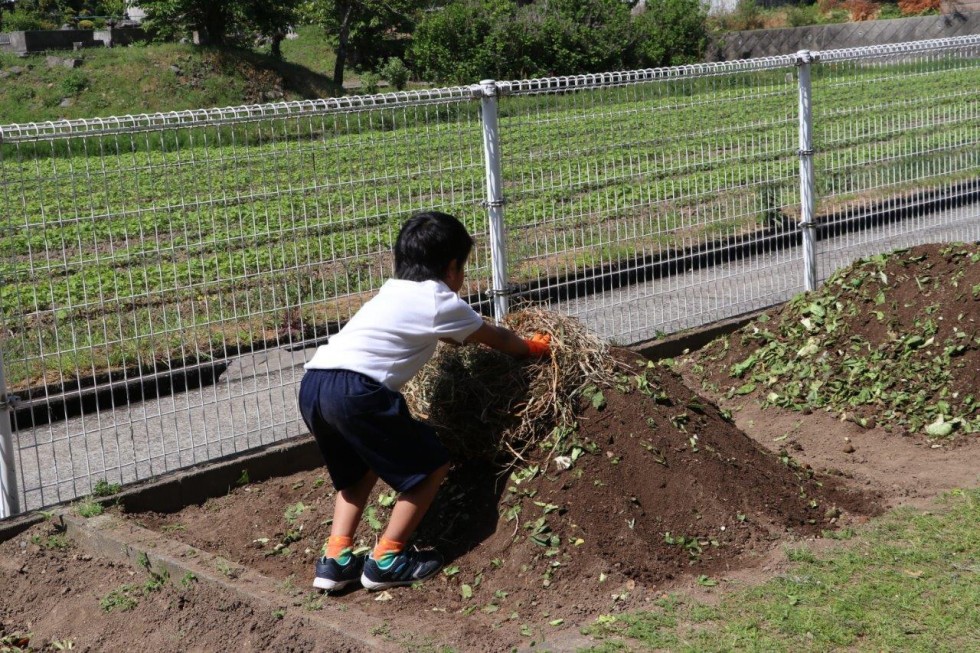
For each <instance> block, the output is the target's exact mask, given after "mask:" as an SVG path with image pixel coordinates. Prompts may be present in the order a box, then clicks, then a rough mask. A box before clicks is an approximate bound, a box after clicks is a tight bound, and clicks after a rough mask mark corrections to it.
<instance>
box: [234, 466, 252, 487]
mask: <svg viewBox="0 0 980 653" xmlns="http://www.w3.org/2000/svg"><path fill="white" fill-rule="evenodd" d="M250 482H251V481H250V480H249V478H248V470H247V469H243V470H242V473H241V474H240V475H239V477H238V480H237V481H235V485H237V486H239V487H241V486H243V485H248V484H249V483H250Z"/></svg>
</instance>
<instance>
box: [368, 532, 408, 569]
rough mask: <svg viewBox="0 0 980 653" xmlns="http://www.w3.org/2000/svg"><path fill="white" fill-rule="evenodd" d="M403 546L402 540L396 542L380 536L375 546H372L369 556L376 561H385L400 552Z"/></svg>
mask: <svg viewBox="0 0 980 653" xmlns="http://www.w3.org/2000/svg"><path fill="white" fill-rule="evenodd" d="M404 548H405V543H404V542H396V541H395V540H389V539H388V538H387V537H382V538H381V540H380V541H379V542H378V544H377V546H375V547H374V551H372V552H371V557H372V558H374V559H375V560H376V561H377V562H380V563H386V562H388V561H390V560H391V559H392V558H394V557H395V556H396V555H398V554H399V553H401V552H402V549H404Z"/></svg>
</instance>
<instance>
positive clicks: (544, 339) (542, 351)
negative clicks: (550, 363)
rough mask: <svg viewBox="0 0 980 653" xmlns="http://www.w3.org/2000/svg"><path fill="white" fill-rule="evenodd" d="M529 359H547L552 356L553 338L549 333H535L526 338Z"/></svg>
mask: <svg viewBox="0 0 980 653" xmlns="http://www.w3.org/2000/svg"><path fill="white" fill-rule="evenodd" d="M524 343H525V344H526V345H527V356H528V358H547V357H548V356H550V355H551V336H549V335H548V334H547V333H535V334H534V335H533V336H531V337H530V338H525V339H524Z"/></svg>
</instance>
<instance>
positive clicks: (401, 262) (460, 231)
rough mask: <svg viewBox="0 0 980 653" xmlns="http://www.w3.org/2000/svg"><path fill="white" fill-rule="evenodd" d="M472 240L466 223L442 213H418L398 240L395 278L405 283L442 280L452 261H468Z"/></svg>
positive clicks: (402, 231) (404, 225) (399, 233)
mask: <svg viewBox="0 0 980 653" xmlns="http://www.w3.org/2000/svg"><path fill="white" fill-rule="evenodd" d="M471 249H473V239H472V238H471V237H470V234H469V232H468V231H466V227H464V226H463V223H462V222H460V221H459V220H457V219H456V218H454V217H453V216H451V215H449V214H448V213H440V212H439V211H425V212H423V213H416V214H415V215H413V216H412V217H411V218H409V219H408V220H406V221H405V224H403V225H402V228H401V231H399V232H398V239H397V240H396V241H395V276H397V277H398V278H399V279H405V280H406V281H428V280H430V279H434V280H438V279H442V277H443V275H444V274H445V272H446V268H447V267H449V264H450V263H451V262H452V261H459V263H460V264H463V263H465V262H466V259H467V258H468V257H469V255H470V250H471Z"/></svg>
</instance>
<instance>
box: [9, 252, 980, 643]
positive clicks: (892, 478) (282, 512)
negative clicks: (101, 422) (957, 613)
mask: <svg viewBox="0 0 980 653" xmlns="http://www.w3.org/2000/svg"><path fill="white" fill-rule="evenodd" d="M962 259H963V257H962V256H961V257H958V258H957V257H953V259H952V260H951V262H950V263H949V265H955V266H961V265H962V263H963V261H962ZM933 263H934V265H933V267H932V268H930V269H931V272H930V276H935V277H940V278H951V275H953V274H954V273H955V270H954V269H952V268H950V269H945V268H943V269H937V268H936V265H935V263H936V262H935V261H933ZM897 276H899V275H897V274H895V275H892V278H893V279H894V278H895V277H897ZM960 277H961V278H962V275H960ZM916 278H918V279H919V281H918V282H917V283H918V284H919V285H921V284H922V280H921V279H922V275H921V274H918V275H916V274H914V273H913V274H911V275H909V279H910V281H909V283H915V281H914V280H915V279H916ZM896 283H897V282H896ZM967 287H968V288H969V286H967ZM962 290H963V288H959V289H957V293H960V292H961V291H962ZM902 292H904V293H905V294H902V295H900V296H901V297H902V298H903V299H902V300H901V301H899V302H896V304H895V309H894V310H895V311H896V312H897V313H899V314H902V317H901V319H899V318H896V320H897V321H896V322H895V324H900V323H902V319H905V318H908V324H909V325H913V324H914V321H912V320H911V316H905V315H904V313H903V312H914V311H917V310H919V307H918V305H917V304H916V303H915V301H914V295H915V293H911V292H909V291H907V290H903V291H902ZM967 295H968V296H967V297H966V298H964V299H962V301H961V300H960V299H956V298H954V297H953V296H952V295H951V296H949V297H944V296H941V295H940V296H937V295H936V294H932V295H930V296H929V297H928V298H927V299H928V304H929V305H934V304H937V303H938V304H939V305H941V306H944V310H946V308H947V307H945V305H944V302H946V303H949V302H953V301H961V304H962V307H961V308H962V309H963V310H968V311H973V313H970V315H974V314H976V312H977V309H975V308H972V306H973V303H974V302H973V300H972V297H971V296H969V292H967ZM963 307H965V308H963ZM963 310H960V308H957V309H956V310H954V311H953V312H952V313H950V315H951V316H952V315H956V314H959V313H962V312H963ZM864 317H866V316H865V315H863V314H861V315H857V316H855V319H858V318H861V319H863V318H864ZM950 319H952V318H950ZM958 323H959V324H960V325H968V324H972V318H971V319H970V320H968V321H963V320H962V319H960V320H959V321H958ZM909 328H911V326H910V327H909ZM960 328H964V326H961V327H960ZM974 330H975V329H974ZM970 333H971V334H972V333H973V331H972V330H971V332H970ZM735 340H736V339H735V338H734V337H733V338H732V342H735ZM962 340H964V341H966V340H969V341H970V343H971V344H970V350H969V351H968V352H965V353H964V356H963V358H962V359H961V360H965V361H970V362H971V364H972V361H973V360H974V358H973V357H972V353H971V352H972V351H973V349H974V348H976V344H973V343H974V341H973V335H970V337H969V338H968V339H967V338H962ZM739 346H741V345H739ZM748 346H749V345H746V347H748ZM733 347H734V345H733ZM614 353H615V356H616V358H617V361H618V363H619V375H618V379H619V380H618V381H617V383H616V384H615V385H616V387H611V388H605V389H603V394H602V397H601V398H596V397H593V398H592V400H591V401H589V402H585V405H584V406H583V407H582V409H581V412H580V414H579V418H578V428H577V429H576V430H575V431H574V433H573V434H572V435H571V436H570V437H572V438H573V441H574V443H575V446H574V447H573V448H572V449H571V456H570V458H571V459H572V460H570V461H565V462H571V466H570V467H568V468H567V469H562V468H561V466H559V465H558V464H557V463H556V461H555V460H554V459H553V456H554V454H553V453H551V452H546V451H543V450H542V451H538V452H536V453H535V457H534V460H533V461H531V462H533V463H534V465H533V466H531V467H530V468H524V470H523V471H518V472H517V473H515V474H514V475H506V474H505V475H501V474H500V472H499V469H497V468H495V467H493V466H491V465H488V464H486V463H480V462H474V461H469V462H467V461H460V462H459V463H458V464H457V465H456V466H455V467H454V469H453V471H452V472H451V474H450V478H449V479H447V482H446V484H445V486H444V487H443V488H442V490H441V492H440V495H439V498H438V499H437V502H436V505H434V506H433V508H432V509H431V511H430V513H429V515H428V516H427V517H426V519H425V521H424V522H423V524H422V526H421V527H420V529H419V533H418V538H417V541H416V544H417V545H419V546H434V547H437V548H438V549H439V550H440V551H442V552H443V553H444V554H445V555H446V557H447V561H448V562H447V566H446V568H445V570H444V572H443V573H442V574H440V575H439V576H438V577H436V578H435V579H433V580H431V581H429V582H427V583H424V584H422V585H420V586H418V587H413V588H400V589H397V590H392V591H389V592H385V593H379V594H371V593H367V592H365V591H363V590H360V589H357V590H354V591H350V592H346V593H343V594H340V595H337V596H326V595H322V594H319V593H317V592H314V591H313V590H312V588H311V586H310V583H311V580H312V568H313V560H314V558H315V557H316V556H317V555H318V550H319V547H320V544H321V543H322V542H323V540H324V539H325V537H326V535H327V533H328V531H329V521H328V519H329V516H330V514H331V510H332V490H331V489H330V486H329V483H328V482H327V477H326V473H325V470H324V471H311V472H302V473H297V474H294V475H292V476H289V477H280V478H274V479H271V480H268V481H264V482H261V483H249V482H246V479H244V478H243V482H242V484H241V485H240V486H238V487H235V488H233V489H231V490H230V491H229V492H228V494H227V495H225V496H221V497H216V498H213V499H211V500H208V501H207V502H205V503H204V504H202V505H195V506H188V507H186V508H184V509H182V510H180V511H178V512H175V513H169V514H159V513H140V514H125V515H122V517H124V518H125V519H128V520H131V521H132V523H134V524H138V525H140V526H143V527H146V528H149V529H152V530H155V531H158V532H160V533H164V534H166V535H167V536H168V537H169V538H172V539H174V540H176V541H179V542H181V543H184V544H186V545H191V546H194V547H197V548H198V549H202V550H204V551H206V552H209V553H213V554H216V555H219V556H221V557H222V558H223V559H226V560H228V561H229V562H230V564H232V565H234V566H235V567H242V568H247V569H249V570H253V571H256V572H259V573H261V574H263V575H265V576H267V577H269V578H271V579H273V580H274V581H275V582H276V587H277V588H278V590H277V592H278V594H279V595H280V596H281V599H282V605H283V608H282V609H281V610H275V611H270V610H269V609H268V606H267V605H266V604H259V603H254V604H253V603H250V602H249V601H248V600H244V599H242V598H241V597H240V596H238V595H235V594H233V593H230V592H227V591H226V590H223V589H222V588H220V587H214V586H212V585H206V584H203V583H196V582H194V581H193V580H189V579H176V578H173V579H170V580H169V582H167V583H164V584H162V586H161V587H149V586H148V584H149V585H153V582H152V581H153V578H152V577H150V576H148V574H147V573H146V571H145V570H143V569H139V568H133V567H131V566H129V565H119V564H117V563H113V562H110V561H108V560H103V559H99V558H97V557H96V558H93V557H91V556H90V555H88V554H86V553H84V552H83V551H82V550H81V548H80V547H78V546H77V544H75V543H73V542H72V541H71V540H70V539H67V538H65V537H64V536H62V535H61V534H59V533H57V532H55V531H54V530H53V529H52V527H51V526H50V525H40V526H36V527H34V528H33V529H31V530H29V531H27V532H26V533H24V534H22V535H20V536H18V537H16V538H13V539H11V540H8V541H6V542H3V543H0V582H2V584H3V587H4V591H3V593H2V595H0V633H2V634H5V635H8V636H9V635H11V634H13V633H26V632H31V633H32V634H33V636H32V639H31V641H30V644H29V645H30V646H33V647H35V648H36V649H42V648H45V647H51V646H52V642H53V641H54V640H65V639H70V640H72V641H73V642H74V644H75V648H76V649H78V650H119V651H122V650H132V649H136V648H150V649H155V650H161V651H171V650H173V651H177V650H230V649H235V650H295V651H313V650H336V649H337V648H338V644H339V643H335V642H331V641H328V640H325V639H323V637H324V635H323V633H322V632H321V631H318V630H317V628H316V627H315V625H314V624H311V623H310V619H309V616H310V615H311V614H313V613H314V612H317V611H320V610H324V606H325V605H329V606H330V607H331V609H332V608H338V607H339V609H340V610H341V611H342V614H344V615H345V619H349V623H351V624H356V623H357V622H358V620H363V619H364V618H365V617H370V618H371V620H372V622H374V623H376V622H377V619H378V618H381V619H382V620H383V623H384V626H383V627H380V628H374V629H373V630H372V633H371V634H372V636H373V637H375V638H377V642H378V645H379V646H381V645H382V644H383V645H385V646H388V647H394V648H395V650H409V651H427V650H442V648H441V647H443V646H447V647H451V648H452V649H454V650H466V651H500V650H509V649H511V648H518V649H521V648H529V647H531V646H534V645H537V647H538V648H541V643H542V642H544V643H545V644H546V645H547V646H546V648H549V647H551V648H553V649H559V650H561V649H565V650H570V649H572V648H574V646H580V645H582V644H584V643H587V642H586V641H585V640H583V639H582V637H581V636H580V635H578V626H580V625H582V624H585V623H589V622H590V621H591V620H592V619H594V618H595V617H596V616H597V615H599V614H603V613H613V612H618V611H623V610H636V609H642V607H643V606H644V604H645V603H646V602H648V601H652V600H655V599H657V598H659V597H661V596H662V595H663V594H664V593H665V592H671V591H682V592H688V593H692V594H694V595H697V596H700V597H704V596H705V592H706V591H708V590H705V588H704V587H703V585H704V583H699V582H698V579H701V580H702V581H703V580H704V577H708V578H711V579H713V580H717V581H720V582H721V585H720V586H718V587H714V588H713V589H711V590H710V591H711V592H712V593H714V594H715V595H717V593H718V592H719V591H723V589H724V588H725V587H727V586H731V585H735V584H743V583H750V582H756V581H759V580H762V579H764V578H766V577H768V576H771V575H772V574H774V573H776V571H777V570H778V568H779V565H780V564H783V561H784V560H785V556H784V555H781V554H780V552H781V550H782V548H783V547H785V546H786V545H787V544H790V543H799V542H800V541H807V542H814V541H818V540H819V539H820V538H821V535H822V533H824V532H825V531H831V530H834V529H837V528H841V527H845V526H847V527H851V526H855V525H858V524H861V523H863V522H865V521H867V520H868V519H869V518H871V517H873V516H875V515H877V514H879V513H880V512H881V511H883V510H884V509H886V508H889V507H893V506H896V505H900V504H913V505H924V504H925V503H926V502H927V501H928V500H930V499H931V498H933V497H935V496H936V495H937V494H939V493H941V492H943V491H944V490H948V489H952V488H955V487H972V486H975V485H976V484H977V482H978V480H980V479H978V476H977V475H978V471H980V465H978V460H980V457H978V452H980V441H978V439H977V437H976V436H975V435H970V434H957V435H955V436H954V437H947V438H939V439H937V438H928V437H924V436H922V435H921V434H919V433H916V432H912V431H910V430H906V429H892V430H891V431H890V432H889V431H886V430H885V429H884V428H882V427H880V426H877V425H875V424H874V423H870V424H869V423H868V422H867V421H865V422H864V425H863V426H862V425H860V424H859V422H856V421H855V420H854V419H853V418H848V416H847V415H843V417H844V419H841V418H842V415H841V414H839V413H836V412H833V411H830V412H828V411H825V410H811V409H804V410H802V411H801V410H792V409H791V408H787V407H783V408H781V407H778V406H770V407H768V408H765V409H763V408H761V402H762V401H764V400H765V398H766V394H765V393H764V392H761V391H760V392H752V393H744V394H734V393H731V392H730V391H729V389H730V388H731V387H733V384H737V383H742V381H741V380H732V379H731V378H730V377H729V376H728V375H727V372H726V370H727V369H728V368H729V367H730V365H731V361H732V360H736V359H737V355H738V352H736V353H733V354H732V356H733V357H734V358H730V359H725V361H723V362H720V363H718V365H717V367H715V368H712V369H709V370H705V369H704V367H697V366H693V365H684V364H682V365H680V366H679V368H678V369H680V371H681V372H682V373H683V376H681V375H679V374H677V373H675V372H673V371H671V370H669V369H668V368H666V367H663V366H659V365H654V364H648V363H647V361H644V360H641V359H640V357H639V356H638V355H637V354H635V353H633V352H629V351H626V350H616V351H615V352H614ZM741 353H744V351H742V352H741ZM715 360H718V358H717V356H716V357H715ZM702 363H703V361H702ZM973 372H974V370H964V369H962V368H957V373H956V374H954V375H953V376H952V379H953V380H952V381H951V382H950V383H961V382H962V383H971V384H972V380H973V379H974V378H976V376H975V374H974V373H973ZM690 388H697V389H698V391H697V392H695V391H693V390H691V389H690ZM966 389H967V388H966V387H964V388H953V391H954V392H957V393H959V392H962V391H964V390H966ZM971 391H972V390H971ZM957 396H960V395H959V394H958V395H957ZM770 403H771V402H770ZM863 410H864V411H865V412H863V413H861V414H864V415H871V414H872V412H871V410H870V409H863ZM961 414H963V415H965V416H966V417H965V418H964V419H966V418H968V417H969V415H968V414H967V413H961ZM385 490H386V489H385V488H379V493H378V496H377V500H376V501H375V503H374V504H372V506H371V508H370V510H369V514H368V515H367V516H366V519H365V523H364V524H363V528H362V530H361V531H360V532H359V541H360V543H361V544H363V545H365V546H371V545H372V544H373V542H374V538H375V536H376V533H377V529H378V527H379V525H380V523H383V522H384V519H385V516H386V510H387V507H386V504H388V503H389V500H390V495H389V493H388V492H386V491H385ZM825 541H827V540H825ZM181 581H186V582H181ZM229 582H234V579H233V578H231V579H230V580H229ZM120 588H126V589H125V590H124V591H122V592H120ZM113 592H115V594H113ZM121 596H122V597H125V596H129V597H130V598H131V599H132V603H133V604H132V605H125V603H124V602H123V600H122V598H120V597H121ZM113 597H115V599H113ZM116 603H117V604H116ZM109 604H113V605H111V607H112V609H111V610H110V611H107V610H106V607H107V606H109ZM343 646H344V647H346V648H349V649H357V648H358V646H351V645H349V643H344V644H343ZM361 648H363V646H362V647H361Z"/></svg>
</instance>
